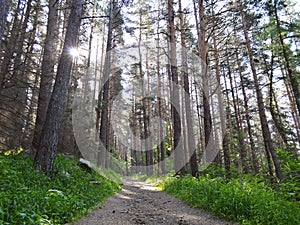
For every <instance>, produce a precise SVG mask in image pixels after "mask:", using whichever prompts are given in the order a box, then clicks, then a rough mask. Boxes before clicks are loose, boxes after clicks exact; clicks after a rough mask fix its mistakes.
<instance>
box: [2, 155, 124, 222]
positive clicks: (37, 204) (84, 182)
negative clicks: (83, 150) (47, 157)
mask: <svg viewBox="0 0 300 225" xmlns="http://www.w3.org/2000/svg"><path fill="white" fill-rule="evenodd" d="M76 163H77V161H76V160H74V159H71V158H69V157H66V156H62V155H58V156H57V159H56V161H55V174H54V176H53V178H49V177H47V176H46V175H44V174H43V173H41V172H38V171H36V170H35V169H33V166H32V164H33V162H32V160H31V159H30V158H29V157H26V156H21V155H1V154H0V224H3V225H6V224H18V225H21V224H35V225H36V224H41V225H42V224H43V225H44V224H45V225H46V224H55V225H57V224H65V223H67V222H71V221H74V220H76V219H78V218H79V217H81V216H83V215H85V214H87V213H88V212H89V210H90V209H91V208H95V207H97V206H99V204H101V203H103V202H104V201H105V200H106V199H107V198H108V197H109V196H111V195H113V194H114V193H115V192H117V191H118V190H120V186H119V185H118V184H116V183H113V182H111V181H109V180H107V179H105V178H104V177H102V176H100V175H99V174H97V173H96V172H92V173H87V172H86V171H84V170H82V169H81V168H80V167H78V166H77V165H76Z"/></svg>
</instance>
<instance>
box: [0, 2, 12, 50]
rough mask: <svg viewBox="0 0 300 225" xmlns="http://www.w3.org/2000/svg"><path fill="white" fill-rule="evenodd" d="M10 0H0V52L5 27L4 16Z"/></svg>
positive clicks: (5, 16)
mask: <svg viewBox="0 0 300 225" xmlns="http://www.w3.org/2000/svg"><path fill="white" fill-rule="evenodd" d="M10 2H11V0H0V52H1V50H2V38H3V35H4V31H5V28H6V18H7V14H8V11H9V6H10Z"/></svg>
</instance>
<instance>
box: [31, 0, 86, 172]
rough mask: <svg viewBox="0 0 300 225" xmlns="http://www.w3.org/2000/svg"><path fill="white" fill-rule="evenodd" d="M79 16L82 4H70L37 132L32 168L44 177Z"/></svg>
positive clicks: (50, 158)
mask: <svg viewBox="0 0 300 225" xmlns="http://www.w3.org/2000/svg"><path fill="white" fill-rule="evenodd" d="M82 14H83V0H73V2H72V8H71V13H70V16H69V22H68V27H67V31H66V37H65V43H64V47H63V51H62V54H61V58H60V61H59V64H58V69H57V74H56V79H55V84H54V88H53V92H52V95H51V98H50V102H49V106H48V109H47V115H46V120H45V122H44V125H43V129H42V132H41V138H40V142H39V147H38V151H37V153H36V156H35V159H34V165H35V167H36V168H37V169H39V170H41V171H43V172H45V173H46V174H48V175H50V174H51V173H52V171H53V165H54V160H55V157H56V154H57V144H58V131H59V127H60V124H61V121H62V117H63V112H64V109H65V103H66V94H67V89H68V84H69V80H70V75H71V68H72V62H73V58H72V56H71V55H70V53H69V50H70V48H72V47H74V46H76V43H77V38H78V35H79V28H80V22H81V17H82Z"/></svg>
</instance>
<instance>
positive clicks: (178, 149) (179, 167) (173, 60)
mask: <svg viewBox="0 0 300 225" xmlns="http://www.w3.org/2000/svg"><path fill="white" fill-rule="evenodd" d="M173 4H174V1H173V0H168V26H169V41H170V51H169V58H170V65H169V66H170V72H171V80H172V84H171V86H173V87H171V98H172V104H171V112H172V123H173V144H174V146H173V150H174V170H175V173H177V174H184V171H183V170H184V162H183V160H182V157H183V155H182V141H181V120H180V112H178V110H179V91H178V88H177V87H176V86H175V85H178V71H177V57H176V37H175V22H174V19H175V15H174V6H173Z"/></svg>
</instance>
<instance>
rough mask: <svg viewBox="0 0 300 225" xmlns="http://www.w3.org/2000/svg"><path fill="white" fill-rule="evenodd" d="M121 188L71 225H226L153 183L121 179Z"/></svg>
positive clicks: (226, 223) (226, 224)
mask: <svg viewBox="0 0 300 225" xmlns="http://www.w3.org/2000/svg"><path fill="white" fill-rule="evenodd" d="M123 184H124V185H123V190H122V191H121V192H119V193H118V194H116V195H114V196H113V197H111V198H109V199H108V200H107V202H106V203H105V204H104V206H103V208H100V209H98V210H95V211H93V212H92V213H91V214H89V215H87V216H86V217H84V218H82V219H81V220H79V221H78V222H76V223H74V224H75V225H100V224H101V225H102V224H103V225H107V224H108V225H132V224H147V225H148V224H149V225H157V224H169V225H175V224H181V225H192V224H201V225H228V224H231V223H229V222H225V221H222V220H220V219H218V218H215V217H213V216H212V215H210V214H208V213H206V212H202V211H200V210H197V209H193V208H191V207H189V206H188V205H186V204H185V203H183V202H181V201H180V200H178V199H176V198H173V197H171V196H170V195H168V194H166V193H164V192H161V191H158V190H157V189H156V188H155V187H154V186H152V185H150V184H147V183H144V182H140V181H137V180H134V179H132V178H128V177H127V178H124V179H123Z"/></svg>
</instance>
